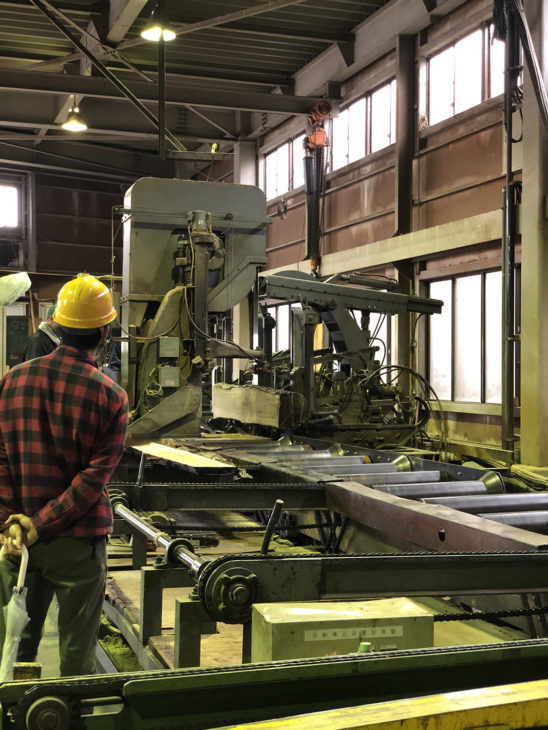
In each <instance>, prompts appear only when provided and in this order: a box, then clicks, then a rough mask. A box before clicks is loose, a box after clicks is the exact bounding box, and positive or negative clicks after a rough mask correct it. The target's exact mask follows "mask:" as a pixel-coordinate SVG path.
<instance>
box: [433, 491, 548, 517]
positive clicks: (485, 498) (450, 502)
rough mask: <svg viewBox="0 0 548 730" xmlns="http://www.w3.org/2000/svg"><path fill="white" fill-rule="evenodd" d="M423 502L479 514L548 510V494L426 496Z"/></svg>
mask: <svg viewBox="0 0 548 730" xmlns="http://www.w3.org/2000/svg"><path fill="white" fill-rule="evenodd" d="M423 502H430V503H432V504H443V505H445V506H446V507H452V508H453V509H458V510H460V511H461V512H469V513H470V514H473V515H477V514H480V513H487V512H532V511H536V510H548V493H546V494H485V495H483V494H479V495H474V496H470V497H425V498H424V499H423Z"/></svg>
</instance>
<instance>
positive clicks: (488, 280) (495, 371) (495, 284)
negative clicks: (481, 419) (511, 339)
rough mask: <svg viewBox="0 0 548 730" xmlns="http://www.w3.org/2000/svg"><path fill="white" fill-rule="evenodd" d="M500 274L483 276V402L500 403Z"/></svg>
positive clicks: (492, 273)
mask: <svg viewBox="0 0 548 730" xmlns="http://www.w3.org/2000/svg"><path fill="white" fill-rule="evenodd" d="M501 338H502V273H501V272H500V271H492V272H490V273H489V274H486V275H485V402H486V403H500V402H501V390H500V371H501V360H502V354H501V349H502V345H501Z"/></svg>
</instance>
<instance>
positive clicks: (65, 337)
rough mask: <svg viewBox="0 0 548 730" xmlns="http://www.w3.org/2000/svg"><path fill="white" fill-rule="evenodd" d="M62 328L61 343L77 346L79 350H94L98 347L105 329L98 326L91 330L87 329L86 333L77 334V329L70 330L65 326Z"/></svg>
mask: <svg viewBox="0 0 548 730" xmlns="http://www.w3.org/2000/svg"><path fill="white" fill-rule="evenodd" d="M60 329H61V344H62V345H68V346H69V347H76V348H77V349H78V350H93V349H94V348H96V347H97V345H98V344H99V342H100V341H101V337H102V336H103V329H102V328H98V329H96V330H93V332H90V331H89V330H86V332H85V333H84V334H81V335H77V334H75V330H73V329H71V330H70V332H69V331H68V330H67V329H66V328H65V327H62V326H61V327H60Z"/></svg>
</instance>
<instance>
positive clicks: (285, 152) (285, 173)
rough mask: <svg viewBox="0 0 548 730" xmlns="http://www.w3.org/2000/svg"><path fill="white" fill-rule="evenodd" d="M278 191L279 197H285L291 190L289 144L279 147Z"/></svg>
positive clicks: (277, 153) (277, 154) (277, 152)
mask: <svg viewBox="0 0 548 730" xmlns="http://www.w3.org/2000/svg"><path fill="white" fill-rule="evenodd" d="M276 156H277V158H278V190H277V195H283V194H284V193H287V191H288V190H289V144H284V145H282V146H281V147H278V149H277V151H276Z"/></svg>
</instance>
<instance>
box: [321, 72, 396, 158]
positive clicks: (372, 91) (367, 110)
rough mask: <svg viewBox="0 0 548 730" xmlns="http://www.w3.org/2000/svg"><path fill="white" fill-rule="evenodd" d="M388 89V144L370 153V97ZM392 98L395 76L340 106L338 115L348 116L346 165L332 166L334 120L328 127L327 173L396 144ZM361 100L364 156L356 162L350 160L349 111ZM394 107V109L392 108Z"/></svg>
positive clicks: (371, 110)
mask: <svg viewBox="0 0 548 730" xmlns="http://www.w3.org/2000/svg"><path fill="white" fill-rule="evenodd" d="M392 84H394V88H395V91H394V92H392V90H391V86H392ZM385 87H388V88H389V94H390V100H391V104H390V107H391V108H390V123H389V137H390V142H389V143H388V144H387V145H385V146H384V147H380V148H379V149H377V150H375V151H372V150H371V139H372V137H371V134H372V112H373V109H372V97H373V95H374V94H376V93H377V92H378V91H380V90H381V89H383V88H385ZM392 96H394V98H395V99H397V79H396V77H395V76H391V77H390V78H388V79H387V80H386V81H383V82H382V83H379V84H377V85H376V86H374V87H373V88H371V89H369V90H368V91H367V92H366V93H365V94H362V95H361V96H359V97H357V98H356V99H353V100H352V101H351V102H349V103H348V104H344V105H342V106H341V109H340V112H339V114H343V113H346V114H348V121H347V124H346V154H345V155H344V156H345V157H346V163H345V164H343V165H340V166H338V167H335V166H334V151H335V136H334V126H335V125H334V123H333V122H334V120H333V119H332V120H331V123H330V125H329V135H328V137H329V147H330V150H329V171H330V172H337V171H339V170H343V169H344V168H345V167H348V166H349V165H354V164H357V163H359V161H360V160H363V159H365V158H367V157H369V156H370V155H376V154H379V153H381V154H382V153H383V152H385V151H386V150H387V149H388V148H389V147H391V146H392V145H394V144H395V142H396V130H397V125H396V115H397V108H396V104H394V105H392ZM362 100H364V101H365V113H364V120H365V121H364V131H363V134H364V138H365V144H364V149H365V154H364V156H363V157H359V158H357V159H356V160H352V161H349V160H350V124H349V122H350V109H351V107H353V106H354V104H359V103H360V102H361V101H362ZM392 106H394V108H392ZM392 136H394V139H392Z"/></svg>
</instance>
